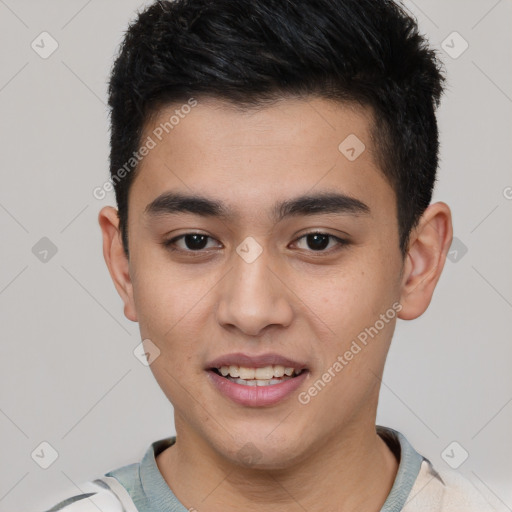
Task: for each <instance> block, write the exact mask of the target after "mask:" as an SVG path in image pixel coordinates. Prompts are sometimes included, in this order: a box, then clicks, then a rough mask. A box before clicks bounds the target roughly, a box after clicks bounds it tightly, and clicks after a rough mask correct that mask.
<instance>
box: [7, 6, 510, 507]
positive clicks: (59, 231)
mask: <svg viewBox="0 0 512 512" xmlns="http://www.w3.org/2000/svg"><path fill="white" fill-rule="evenodd" d="M147 3H148V2H140V1H134V0H129V1H127V0H125V1H121V0H108V1H102V2H100V1H99V0H89V1H87V0H68V1H63V0H61V1H57V0H51V1H50V0H42V1H35V0H34V1H27V0H0V33H1V37H2V45H1V47H0V54H1V63H2V66H1V68H0V109H1V132H0V137H1V145H2V152H1V187H0V223H1V237H2V238H1V245H0V247H1V249H0V257H1V260H0V263H1V265H0V312H1V313H0V314H1V318H0V320H1V328H2V337H3V340H2V355H1V357H0V365H1V369H0V372H1V383H0V393H1V394H0V432H1V456H0V461H1V468H0V510H1V511H14V510H16V511H22V510H25V511H34V512H37V511H41V510H44V509H45V508H49V507H50V506H52V505H54V504H55V503H56V502H57V501H58V500H60V499H61V498H63V497H65V496H67V495H69V494H73V493H79V492H80V490H79V488H80V484H81V483H83V482H85V481H87V480H89V479H92V478H95V477H97V476H101V475H102V474H104V473H105V472H107V471H109V470H111V469H114V468H117V467H119V466H121V465H125V464H128V463H131V462H136V461H139V460H140V458H141V457H142V455H143V454H144V452H145V450H146V449H147V447H148V446H149V444H150V443H151V442H152V441H155V440H157V439H161V438H163V437H167V436H170V435H172V434H174V427H173V415H172V407H171V405H170V404H169V403H168V401H167V399H166V398H165V396H164V395H163V393H162V392H161V390H160V388H159V387H158V385H157V384H156V382H155V381H154V379H153V376H152V374H151V371H150V369H149V368H148V367H146V366H144V365H143V364H141V363H140V361H139V360H138V359H137V358H136V357H135V356H134V354H133V350H134V349H135V347H136V346H137V345H138V344H139V343H140V337H139V332H138V326H137V324H134V323H132V322H130V321H129V320H127V319H126V318H124V315H123V309H122V302H121V300H120V298H119V297H118V295H117V293H116V291H115V289H114V286H113V284H112V282H111V280H110V276H109V274H108V272H107V268H106V266H105V263H104V261H103V256H102V251H101V236H100V229H99V226H98V224H97V214H98V211H99V209H100V208H101V207H102V206H104V205H106V204H112V205H114V204H115V203H114V197H113V195H112V194H109V195H108V196H107V197H106V198H105V199H104V200H101V201H100V200H97V199H95V198H94V197H93V194H92V191H93V189H94V188H95V187H97V186H101V185H102V184H103V183H104V182H105V180H106V179H107V177H108V151H109V127H108V117H107V108H106V83H107V80H108V75H109V71H110V68H111V65H112V62H113V57H114V55H115V53H116V51H117V47H118V44H119V43H120V41H121V38H122V35H123V32H124V31H125V30H126V28H127V24H128V22H129V20H131V19H133V18H134V16H135V13H136V10H137V9H139V8H142V7H143V6H144V5H146V4H147ZM406 5H407V6H408V8H409V9H410V10H411V11H412V12H413V13H415V15H416V16H417V19H418V21H419V24H420V27H421V29H422V31H423V32H425V33H426V34H427V35H428V37H429V38H430V41H431V44H432V45H433V46H434V47H436V48H438V49H439V51H440V53H441V55H442V58H443V61H444V62H445V64H446V68H447V71H448V82H449V84H448V90H447V93H446V95H445V97H444V99H443V103H442V106H441V108H440V111H439V126H440V132H441V143H442V149H441V165H440V169H439V182H438V184H437V188H436V192H435V197H434V200H443V201H445V202H447V203H448V204H449V205H450V206H451V208H452V213H453V220H454V234H455V237H456V241H455V242H454V245H453V246H452V250H451V251H450V256H449V257H450V260H449V261H447V263H446V266H445V270H444V273H443V275H442V277H441V280H440V282H439V284H438V287H437V289H436V292H435V294H434V299H433V301H432V304H431V306H430V308H429V309H428V311H427V312H426V313H425V314H424V315H423V316H422V317H421V318H420V319H418V320H415V321H410V322H404V321H400V320H399V321H398V325H397V329H396V334H395V338H394V341H393V344H392V348H391V351H390V354H389V359H388V364H387V368H386V371H385V374H384V379H383V384H382V391H381V400H380V405H379V411H378V423H379V424H382V425H387V426H390V427H393V428H395V429H398V430H400V431H401V432H403V433H404V434H405V435H406V436H407V437H408V439H409V440H410V442H411V443H412V444H413V446H414V447H415V448H416V450H417V451H419V452H420V453H422V454H423V455H425V456H426V457H428V458H429V459H430V460H431V461H432V462H433V463H434V465H435V466H436V467H448V464H449V463H450V464H451V465H457V466H458V471H460V472H462V473H463V474H464V475H465V476H466V477H467V478H469V479H470V480H471V481H472V482H473V483H474V485H475V486H476V487H477V488H478V489H480V491H481V492H482V493H483V494H484V495H485V496H486V497H487V499H488V500H489V502H490V503H491V504H493V505H494V506H495V508H496V509H497V510H499V511H505V510H512V485H511V483H512V462H511V460H512V442H511V440H510V433H511V426H512V375H511V371H510V362H511V360H512V343H511V341H512V340H511V327H512V322H511V320H512V265H511V262H512V236H511V235H512V228H511V220H512V172H511V160H512V158H511V153H510V145H511V142H512V116H511V114H512V73H511V69H512V30H511V28H512V25H511V20H512V2H511V1H510V0H500V1H496V0H478V1H477V0H472V1H468V0H449V1H447V0H416V1H415V2H410V1H407V2H406ZM42 32H48V33H49V34H50V36H47V35H43V36H41V35H40V34H41V33H42ZM454 32H456V34H454ZM42 39H43V42H41V40H42ZM52 40H55V41H56V42H57V43H58V48H57V49H56V50H55V51H54V52H53V53H52V54H51V55H49V56H47V55H45V54H44V52H49V51H50V50H51V49H52V44H55V43H53V42H52ZM33 42H34V43H33ZM31 45H32V46H31ZM466 45H467V46H468V47H467V48H466ZM33 46H34V48H33ZM41 54H43V56H44V57H46V58H43V56H42V55H41ZM44 237H46V238H47V239H49V240H50V241H51V244H50V243H49V242H48V240H46V239H45V240H43V241H41V239H42V238H44ZM45 251H47V252H45ZM52 251H53V252H55V251H56V253H55V254H53V252H52ZM43 442H46V443H49V444H50V445H51V447H52V448H50V447H48V445H41V443H43ZM454 442H455V443H456V444H452V443H454ZM52 450H55V452H56V453H57V454H58V458H57V459H56V460H55V461H54V462H53V463H52V464H50V465H49V467H48V468H47V469H43V468H42V467H40V465H41V464H43V465H45V463H46V464H47V463H49V462H51V454H52V453H53V452H52ZM466 452H467V454H468V456H467V459H465V460H464V458H465V457H466ZM38 454H39V457H38Z"/></svg>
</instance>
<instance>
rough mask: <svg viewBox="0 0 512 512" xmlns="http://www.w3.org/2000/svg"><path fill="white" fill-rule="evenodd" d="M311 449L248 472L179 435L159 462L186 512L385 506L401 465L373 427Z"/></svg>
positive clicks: (352, 431)
mask: <svg viewBox="0 0 512 512" xmlns="http://www.w3.org/2000/svg"><path fill="white" fill-rule="evenodd" d="M178 432H179V431H178ZM312 451H313V452H314V453H311V454H309V455H307V456H306V458H305V459H304V460H302V461H301V462H300V463H299V464H295V465H294V466H293V467H289V468H286V469H278V470H261V469H250V468H249V469H246V468H241V467H240V466H239V465H236V464H234V463H232V462H231V461H227V460H226V459H221V458H219V456H218V455H217V454H215V453H214V452H212V451H211V450H206V449H205V447H204V445H202V443H201V442H200V441H198V440H197V439H194V438H193V437H190V436H187V435H182V434H181V433H180V434H179V435H178V437H177V442H176V443H175V445H173V446H172V447H170V448H168V449H167V450H165V451H164V452H162V453H161V454H159V455H158V456H157V465H158V468H159V470H160V472H161V473H162V476H163V477H164V479H165V481H166V482H167V484H168V485H169V487H170V488H171V489H172V490H173V492H174V494H175V495H176V497H177V498H178V499H179V500H180V501H181V503H183V504H184V505H185V506H186V507H187V508H189V510H194V509H196V510H199V511H201V512H221V511H222V512H231V511H233V512H234V511H238V510H240V509H242V510H245V511H247V512H260V511H265V512H278V511H279V512H282V510H283V507H285V508H284V509H285V510H287V511H288V510H290V511H294V510H297V511H304V510H308V511H309V512H320V511H322V512H323V511H325V510H326V509H334V508H335V509H336V510H343V511H344V512H351V511H356V510H357V511H359V510H366V511H368V512H371V511H375V512H378V511H380V509H381V507H382V505H383V504H384V502H385V500H386V498H387V496H388V494H389V492H390V490H391V487H392V486H393V482H394V480H395V477H396V473H397V470H398V462H397V460H396V458H395V456H394V455H393V453H392V452H391V450H390V449H389V447H388V446H387V445H386V443H385V442H384V441H383V440H382V439H381V438H380V436H378V435H377V433H376V431H375V425H368V426H367V427H366V428H361V426H360V425H359V426H358V427H357V429H356V428H347V429H345V430H343V432H342V434H341V435H340V434H339V433H338V435H336V436H335V439H326V440H324V442H323V445H322V446H320V447H315V449H314V450H312Z"/></svg>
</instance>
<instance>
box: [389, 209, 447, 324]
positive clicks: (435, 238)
mask: <svg viewBox="0 0 512 512" xmlns="http://www.w3.org/2000/svg"><path fill="white" fill-rule="evenodd" d="M452 238H453V227H452V219H451V212H450V208H449V207H448V205H447V204H446V203H443V202H438V203H434V204H431V205H430V206H429V207H428V208H427V209H426V210H425V212H424V213H423V215H422V217H421V219H420V221H419V223H418V226H417V227H416V228H415V229H414V230H413V232H412V233H411V238H410V243H409V250H408V253H407V255H406V261H405V263H404V272H403V276H402V283H401V296H400V303H401V304H402V309H401V311H400V313H399V314H398V317H399V318H401V319H403V320H413V319H414V318H418V317H419V316H421V315H422V314H423V313H424V312H425V311H426V309H427V308H428V306H429V304H430V301H431V299H432V295H433V293H434V289H435V287H436V284H437V282H438V281H439V278H440V277H441V272H442V270H443V267H444V264H445V261H446V255H447V253H448V250H449V248H450V245H451V243H452Z"/></svg>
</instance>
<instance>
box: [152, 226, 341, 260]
mask: <svg viewBox="0 0 512 512" xmlns="http://www.w3.org/2000/svg"><path fill="white" fill-rule="evenodd" d="M189 235H199V236H205V237H207V238H208V239H213V238H212V237H211V236H208V235H205V234H204V233H184V234H182V235H179V236H177V237H174V238H171V239H170V240H165V241H164V242H162V245H163V246H164V247H165V248H166V249H167V250H169V251H171V252H182V253H187V254H194V255H195V254H197V255H202V254H204V253H205V252H206V250H205V249H199V250H197V251H194V250H190V249H178V248H176V247H173V244H175V243H176V242H177V241H178V240H181V239H182V238H185V237H186V236H189ZM310 235H323V236H326V237H329V238H330V239H332V240H335V241H336V242H337V243H338V247H337V248H335V249H334V250H333V249H332V248H331V249H329V250H319V251H314V250H312V249H309V250H307V252H311V253H313V254H331V253H333V252H337V251H339V250H341V249H342V248H343V247H345V246H347V245H349V244H350V242H349V241H348V240H345V239H343V238H339V237H337V236H334V235H331V234H330V233H323V232H321V231H311V232H309V233H304V234H303V235H301V236H300V237H299V238H297V239H296V240H295V242H294V243H297V242H298V241H299V240H302V239H303V238H306V237H307V236H310Z"/></svg>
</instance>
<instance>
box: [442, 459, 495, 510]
mask: <svg viewBox="0 0 512 512" xmlns="http://www.w3.org/2000/svg"><path fill="white" fill-rule="evenodd" d="M438 474H439V476H440V478H441V479H442V481H443V482H444V485H445V492H444V495H443V510H445V509H446V510H449V511H452V510H453V512H459V511H460V512H473V511H475V512H493V511H495V509H494V508H493V507H492V506H491V505H490V504H489V502H488V501H487V500H486V499H485V498H484V496H483V495H482V494H481V493H480V492H479V491H478V489H477V488H476V487H475V486H474V485H473V484H472V483H471V482H470V481H469V480H468V479H466V478H465V477H464V476H463V475H462V474H460V473H459V472H457V471H455V470H451V469H446V470H442V471H439V472H438Z"/></svg>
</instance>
